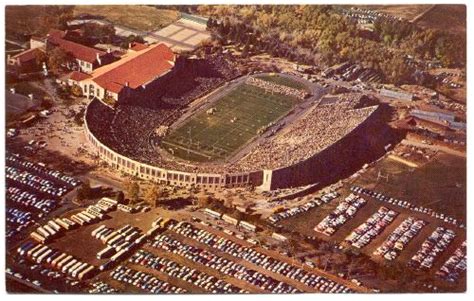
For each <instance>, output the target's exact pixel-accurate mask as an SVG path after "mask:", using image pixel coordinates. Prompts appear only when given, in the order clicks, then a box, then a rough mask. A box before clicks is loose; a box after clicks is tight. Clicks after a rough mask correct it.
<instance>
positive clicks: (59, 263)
mask: <svg viewBox="0 0 474 301" xmlns="http://www.w3.org/2000/svg"><path fill="white" fill-rule="evenodd" d="M71 259H72V255H68V256H66V258H64V259H63V260H61V261H59V262H58V264H57V265H56V268H57V269H58V270H60V269H61V268H62V267H63V266H64V265H65V264H66V263H68V262H69V261H70V260H71Z"/></svg>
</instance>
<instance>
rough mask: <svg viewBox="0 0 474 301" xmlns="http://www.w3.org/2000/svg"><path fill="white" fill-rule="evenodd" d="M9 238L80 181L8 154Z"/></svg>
mask: <svg viewBox="0 0 474 301" xmlns="http://www.w3.org/2000/svg"><path fill="white" fill-rule="evenodd" d="M5 174H6V184H7V187H6V208H7V212H6V219H7V235H6V237H7V240H9V239H11V238H13V237H15V236H17V235H18V234H21V232H23V231H24V230H25V229H26V228H27V227H29V226H31V225H33V224H35V223H36V222H37V221H38V220H40V219H42V218H44V217H45V216H47V215H48V214H49V213H51V212H52V211H53V210H54V209H56V208H57V207H58V206H59V204H60V202H61V199H62V198H63V197H64V196H65V195H66V193H68V192H69V191H71V190H72V189H74V188H75V187H77V186H78V185H79V184H80V182H79V181H78V180H76V179H74V178H73V177H70V176H68V175H65V174H63V173H61V172H59V171H56V170H52V169H49V168H46V167H45V166H44V165H42V164H37V163H32V162H29V161H27V160H25V159H23V158H22V157H21V156H19V155H16V154H7V156H6V165H5Z"/></svg>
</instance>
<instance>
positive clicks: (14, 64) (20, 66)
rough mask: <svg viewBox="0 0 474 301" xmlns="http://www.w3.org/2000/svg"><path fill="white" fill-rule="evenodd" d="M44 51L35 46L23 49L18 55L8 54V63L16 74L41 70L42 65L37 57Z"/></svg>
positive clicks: (10, 69) (9, 67) (11, 70)
mask: <svg viewBox="0 0 474 301" xmlns="http://www.w3.org/2000/svg"><path fill="white" fill-rule="evenodd" d="M40 52H43V51H42V50H41V49H38V48H34V49H28V50H25V51H22V52H20V53H18V54H16V55H13V56H11V55H8V56H7V65H8V69H9V71H10V72H12V73H15V74H16V75H21V74H25V73H32V72H38V71H41V66H40V65H39V64H38V62H37V60H36V58H37V57H38V56H39V55H40Z"/></svg>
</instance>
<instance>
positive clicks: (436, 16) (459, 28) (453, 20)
mask: <svg viewBox="0 0 474 301" xmlns="http://www.w3.org/2000/svg"><path fill="white" fill-rule="evenodd" d="M416 24H417V25H419V26H421V27H424V28H434V29H439V30H443V31H448V32H450V33H463V34H465V33H466V6H465V5H450V4H438V5H436V6H435V7H434V8H433V9H431V10H429V11H428V12H427V13H426V14H424V15H423V16H422V17H421V18H419V19H418V20H417V21H416Z"/></svg>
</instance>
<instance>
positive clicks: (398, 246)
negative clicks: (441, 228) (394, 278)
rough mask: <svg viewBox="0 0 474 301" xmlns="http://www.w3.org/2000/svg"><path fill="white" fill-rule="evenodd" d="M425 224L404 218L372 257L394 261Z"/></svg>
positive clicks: (417, 220) (419, 220)
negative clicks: (376, 256) (377, 256)
mask: <svg viewBox="0 0 474 301" xmlns="http://www.w3.org/2000/svg"><path fill="white" fill-rule="evenodd" d="M426 224H427V223H426V222H425V221H424V220H421V219H416V218H414V217H408V218H406V219H405V220H404V221H403V222H402V223H401V224H400V225H399V226H398V227H397V228H396V229H395V230H394V231H393V232H392V233H391V234H390V235H389V236H388V237H387V239H385V241H384V242H383V243H382V245H381V246H380V247H378V248H377V250H375V251H374V255H380V256H383V257H384V258H385V259H386V260H389V261H391V260H394V259H395V258H397V257H398V255H400V253H401V252H402V251H403V250H404V249H405V247H406V245H407V244H408V243H409V242H410V241H411V240H412V239H413V238H414V237H415V236H416V235H418V233H420V231H421V229H423V227H424V226H425V225H426Z"/></svg>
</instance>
